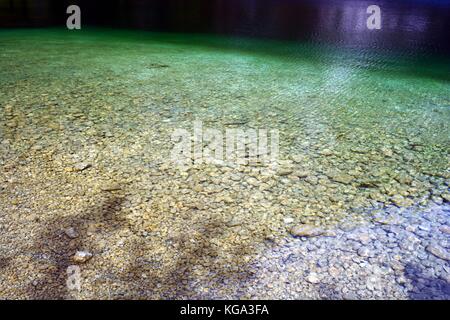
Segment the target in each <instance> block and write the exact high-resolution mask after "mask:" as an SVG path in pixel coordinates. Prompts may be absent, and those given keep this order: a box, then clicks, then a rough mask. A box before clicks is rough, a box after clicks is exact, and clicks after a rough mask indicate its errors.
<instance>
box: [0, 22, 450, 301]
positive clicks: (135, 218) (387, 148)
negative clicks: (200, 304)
mask: <svg viewBox="0 0 450 320" xmlns="http://www.w3.org/2000/svg"><path fill="white" fill-rule="evenodd" d="M42 32H43V34H44V35H46V36H45V37H44V38H45V41H44V39H43V38H42V37H41V36H40V35H37V34H28V33H27V32H26V30H25V31H15V32H11V33H9V34H8V33H6V34H3V38H2V39H3V41H4V44H5V46H4V47H3V48H2V50H3V52H2V53H3V54H4V56H5V59H2V60H1V62H0V71H1V73H2V75H3V74H4V75H5V76H4V77H3V76H2V77H1V78H0V84H1V87H2V90H1V91H0V132H1V134H2V140H1V143H0V165H1V171H0V234H1V237H0V298H2V299H70V298H76V299H127V298H129V299H143V298H153V299H183V298H193V299H201V298H239V299H247V298H274V299H278V298H280V299H281V298H287V299H306V298H312V299H319V298H321V299H323V298H336V299H354V298H355V299H356V298H358V299H360V298H371V299H372V298H374V299H377V298H386V299H395V298H401V299H420V298H427V299H438V298H440V299H443V298H445V299H447V298H448V283H449V279H448V271H449V268H448V259H447V258H448V251H449V246H448V241H449V235H448V229H449V218H448V214H449V213H448V202H449V201H450V193H449V183H450V180H449V178H450V175H449V174H450V171H449V162H448V159H449V154H450V150H449V146H450V144H449V136H448V133H449V132H450V131H449V127H448V126H449V124H450V121H448V120H449V119H450V114H449V112H450V108H448V102H449V96H448V92H450V91H449V90H448V83H445V82H443V81H437V80H435V79H427V78H415V80H414V81H411V79H410V78H409V77H408V76H405V77H402V75H401V73H399V74H396V73H394V74H393V75H389V73H386V72H381V73H374V72H369V71H368V70H364V69H358V68H357V67H356V66H352V65H348V64H347V62H345V63H342V64H340V65H339V64H338V65H336V64H331V65H330V64H322V63H318V62H317V60H315V59H313V58H314V57H313V58H311V59H308V57H306V58H298V57H297V58H296V59H281V58H278V57H271V56H269V55H257V54H253V53H250V52H239V53H233V52H230V51H225V52H221V51H220V50H215V49H212V48H211V47H209V46H204V47H203V46H201V45H198V46H193V45H191V44H186V43H183V42H178V40H179V39H178V40H177V39H175V40H177V41H175V42H171V41H169V42H165V41H164V38H161V36H159V38H158V40H151V39H148V43H145V42H142V39H138V40H136V39H134V38H133V37H132V36H128V37H125V38H126V40H127V41H126V42H125V44H123V43H121V42H120V41H117V39H118V38H117V37H119V39H120V37H123V36H124V35H123V34H122V35H120V34H119V35H118V34H111V35H110V37H111V38H110V41H108V38H109V36H108V35H107V34H106V35H103V36H102V37H98V34H97V33H96V32H95V31H91V32H89V31H87V33H83V36H79V35H73V34H71V35H70V37H69V38H67V34H65V33H62V32H58V31H54V30H53V31H47V32H45V30H43V31H42ZM78 37H79V38H78ZM103 37H106V38H103ZM102 39H103V40H102ZM169 40H173V39H169ZM130 43H133V44H135V45H134V46H130ZM162 43H163V44H164V46H161V44H162ZM99 50H102V52H106V53H105V55H104V56H102V58H101V59H99V58H95V57H97V54H98V52H99ZM68 52H70V53H71V54H67V53H68ZM318 52H320V50H319V51H318ZM30 53H33V54H32V55H31V54H30ZM317 54H319V53H317ZM6 57H11V59H7V58H6ZM186 61H189V63H186ZM338 61H339V59H338ZM355 64H357V63H355ZM199 70H200V71H201V72H200V71H199ZM24 75H26V76H24ZM55 75H57V76H55ZM336 83H339V86H336ZM355 88H357V90H356V89H355ZM194 120H200V121H203V123H204V125H205V127H211V128H218V129H220V130H225V129H226V128H229V127H236V125H235V124H239V126H240V127H242V128H243V129H247V128H274V127H275V128H277V129H279V130H280V154H281V156H282V157H283V160H285V161H284V162H283V163H282V164H281V166H280V168H278V170H271V169H270V168H267V167H258V166H221V165H197V164H194V165H192V166H190V167H188V168H185V169H182V170H181V169H178V168H175V167H174V166H173V164H172V163H170V162H168V161H167V159H168V158H169V154H170V150H171V148H172V146H173V145H172V143H171V134H172V132H173V130H174V129H176V128H186V129H188V130H191V126H192V123H193V121H194ZM305 226H308V227H305ZM319 229H320V230H319ZM293 230H296V233H297V234H299V233H300V232H305V230H313V231H314V232H313V234H314V235H315V236H314V237H300V238H299V237H295V236H294V235H293V234H292V233H294V232H293ZM74 264H77V265H78V266H79V268H80V271H81V274H80V276H81V288H82V289H81V291H80V292H78V291H76V290H69V289H68V287H67V285H66V281H67V279H68V273H67V270H68V268H69V267H71V266H73V265H74Z"/></svg>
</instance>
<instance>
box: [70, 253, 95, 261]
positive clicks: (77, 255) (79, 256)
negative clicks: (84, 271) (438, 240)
mask: <svg viewBox="0 0 450 320" xmlns="http://www.w3.org/2000/svg"><path fill="white" fill-rule="evenodd" d="M92 256H93V254H92V253H90V252H88V251H77V252H76V253H75V255H74V256H73V257H72V260H73V262H75V263H85V262H86V261H88V260H89V259H91V258H92Z"/></svg>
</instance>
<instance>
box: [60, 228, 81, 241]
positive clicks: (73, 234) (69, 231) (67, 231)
mask: <svg viewBox="0 0 450 320" xmlns="http://www.w3.org/2000/svg"><path fill="white" fill-rule="evenodd" d="M64 233H65V234H66V236H68V237H69V238H70V239H75V238H78V236H79V234H78V232H77V231H76V230H75V229H74V228H72V227H70V228H67V229H65V230H64Z"/></svg>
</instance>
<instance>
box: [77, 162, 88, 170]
mask: <svg viewBox="0 0 450 320" xmlns="http://www.w3.org/2000/svg"><path fill="white" fill-rule="evenodd" d="M90 167H92V165H91V164H90V163H87V162H79V163H77V164H75V165H74V166H73V170H74V171H83V170H86V169H88V168H90Z"/></svg>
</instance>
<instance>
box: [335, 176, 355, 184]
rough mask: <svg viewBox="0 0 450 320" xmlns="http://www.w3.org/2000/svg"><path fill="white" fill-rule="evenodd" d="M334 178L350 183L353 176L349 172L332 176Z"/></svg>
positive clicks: (337, 180)
mask: <svg viewBox="0 0 450 320" xmlns="http://www.w3.org/2000/svg"><path fill="white" fill-rule="evenodd" d="M332 179H333V180H334V181H336V182H339V183H342V184H350V183H351V182H352V181H353V177H352V176H350V175H348V174H338V175H336V176H334V177H332Z"/></svg>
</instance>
